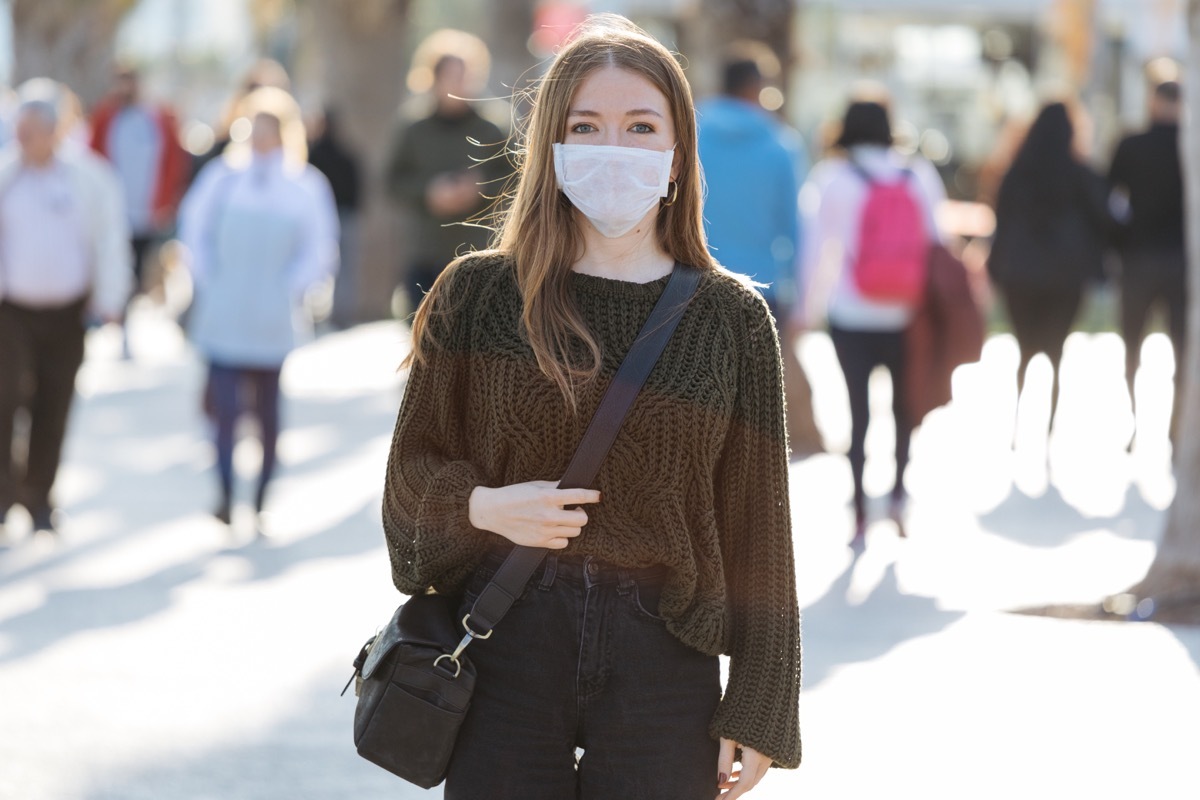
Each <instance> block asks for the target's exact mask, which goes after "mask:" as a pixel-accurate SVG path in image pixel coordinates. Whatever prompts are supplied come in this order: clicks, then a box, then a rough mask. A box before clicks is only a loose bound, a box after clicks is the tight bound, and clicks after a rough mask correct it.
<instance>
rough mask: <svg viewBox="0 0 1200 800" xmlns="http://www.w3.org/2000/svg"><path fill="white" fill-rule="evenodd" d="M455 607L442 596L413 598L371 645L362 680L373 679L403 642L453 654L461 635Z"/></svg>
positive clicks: (398, 609)
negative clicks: (389, 655)
mask: <svg viewBox="0 0 1200 800" xmlns="http://www.w3.org/2000/svg"><path fill="white" fill-rule="evenodd" d="M455 606H456V603H454V602H453V601H452V600H451V599H450V598H449V597H446V596H445V595H440V594H419V595H414V596H413V597H410V598H409V599H408V601H407V602H405V603H403V604H402V605H401V606H400V607H399V608H397V609H396V613H395V614H393V615H392V618H391V619H390V620H389V621H388V624H387V625H385V626H384V628H383V630H381V631H380V632H379V635H378V636H376V637H375V643H374V644H372V645H371V650H370V652H368V653H367V659H366V661H365V662H363V668H362V676H363V677H364V678H369V677H371V674H372V673H373V672H374V671H375V668H376V667H378V666H379V664H380V663H382V662H383V661H384V659H386V658H387V656H388V654H389V653H391V652H392V649H393V648H394V647H395V646H396V645H398V644H400V643H401V642H408V643H412V644H422V645H427V646H429V647H433V648H437V649H440V650H442V651H444V652H452V651H453V650H454V647H455V645H457V644H458V640H459V639H460V638H462V633H461V631H459V629H458V625H457V624H456V622H455V620H454V611H455Z"/></svg>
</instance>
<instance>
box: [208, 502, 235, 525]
mask: <svg viewBox="0 0 1200 800" xmlns="http://www.w3.org/2000/svg"><path fill="white" fill-rule="evenodd" d="M213 516H214V517H216V518H217V521H218V522H223V523H225V524H226V525H228V524H229V523H230V522H231V521H232V520H233V509H232V508H231V507H230V505H229V501H228V500H225V501H223V502H222V503H221V504H220V505H219V506H217V507H216V510H214V511H213Z"/></svg>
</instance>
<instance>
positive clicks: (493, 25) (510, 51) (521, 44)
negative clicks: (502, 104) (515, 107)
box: [484, 0, 537, 97]
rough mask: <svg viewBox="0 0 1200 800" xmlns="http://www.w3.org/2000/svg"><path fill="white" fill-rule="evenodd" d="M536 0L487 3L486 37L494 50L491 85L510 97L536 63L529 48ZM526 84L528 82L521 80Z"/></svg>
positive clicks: (501, 0)
mask: <svg viewBox="0 0 1200 800" xmlns="http://www.w3.org/2000/svg"><path fill="white" fill-rule="evenodd" d="M536 5H537V0H492V2H490V3H488V19H489V22H490V25H489V31H488V34H487V35H486V36H485V37H484V38H485V39H486V40H487V43H488V47H489V48H491V51H492V79H491V83H492V86H494V87H496V88H497V90H499V92H500V94H501V96H504V97H507V95H508V93H510V92H511V91H512V90H513V89H516V88H520V86H519V85H518V82H519V81H520V79H521V78H522V77H526V78H528V77H532V75H526V72H527V71H528V70H529V68H530V67H532V66H533V64H534V57H533V55H532V54H531V53H530V52H529V37H530V35H532V33H533V10H534V6H536ZM521 85H525V83H521Z"/></svg>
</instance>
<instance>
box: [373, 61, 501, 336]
mask: <svg viewBox="0 0 1200 800" xmlns="http://www.w3.org/2000/svg"><path fill="white" fill-rule="evenodd" d="M471 85H472V80H471V76H469V75H468V64H467V62H466V60H465V59H464V58H462V57H460V56H457V55H443V56H441V57H440V58H438V59H437V61H436V62H435V63H434V66H433V90H432V91H433V96H434V101H435V104H436V105H435V107H434V110H433V113H432V114H430V115H429V116H426V117H424V118H422V119H418V120H417V121H415V122H413V123H411V124H409V125H401V126H400V127H399V128H398V129H397V131H396V134H395V136H394V137H393V140H392V147H391V151H390V153H389V155H388V160H387V166H386V171H385V179H386V180H387V190H388V194H389V195H390V196H391V198H392V199H393V200H394V201H395V202H396V203H398V204H400V205H401V206H402V207H403V208H405V209H406V210H407V211H408V212H409V213H410V214H411V219H410V222H411V224H410V226H409V231H410V232H411V239H410V240H409V241H408V242H407V243H406V251H407V252H408V269H407V275H406V280H405V285H406V289H407V291H408V300H409V307H408V310H409V311H410V312H411V311H413V310H415V309H416V307H417V304H418V303H420V301H421V298H422V297H423V296H424V293H425V292H427V291H428V290H429V287H430V286H432V285H433V281H434V280H435V279H436V278H437V276H438V274H439V273H440V272H441V271H442V269H443V268H444V267H445V266H446V264H448V263H449V262H450V261H452V260H453V259H454V258H455V256H457V255H460V254H462V253H464V252H467V251H469V250H473V249H483V248H485V247H487V245H488V240H489V238H490V235H491V231H489V230H487V229H485V228H482V227H477V226H472V225H463V224H456V223H463V222H469V221H472V220H473V219H474V218H476V217H478V216H479V215H480V214H482V213H483V212H485V211H486V210H487V208H488V206H489V205H490V203H491V202H492V201H491V199H490V198H493V197H497V196H499V195H500V194H501V192H502V189H503V186H502V182H503V179H504V178H505V177H506V176H507V175H508V174H509V172H510V171H511V168H510V166H509V163H508V161H507V160H506V159H505V158H504V156H503V152H504V146H505V139H506V137H505V134H504V133H503V132H502V131H501V130H500V128H499V127H498V126H496V125H495V124H494V123H492V122H490V121H488V120H487V119H484V118H483V117H482V116H480V114H479V113H478V112H477V111H476V110H475V109H474V108H472V106H471V105H470V104H469V103H468V102H467V101H466V100H464V99H463V98H464V97H466V96H468V93H469V91H470V89H469V87H470V86H471Z"/></svg>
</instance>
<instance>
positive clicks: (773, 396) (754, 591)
mask: <svg viewBox="0 0 1200 800" xmlns="http://www.w3.org/2000/svg"><path fill="white" fill-rule="evenodd" d="M744 316H745V318H746V323H745V324H746V325H747V326H748V329H747V328H745V327H742V326H738V327H742V330H743V331H744V333H743V335H744V337H745V341H746V346H745V347H743V348H741V352H742V356H741V358H740V366H739V374H738V390H737V399H736V405H735V408H734V414H733V419H732V421H731V425H730V429H729V433H728V435H727V439H726V443H725V447H724V452H723V455H722V458H721V461H720V463H719V466H718V470H717V475H716V504H717V508H716V514H717V525H718V527H719V529H720V531H721V539H722V541H721V550H722V557H723V559H724V562H725V576H726V577H725V580H726V585H727V589H728V593H729V604H730V617H729V622H730V626H731V629H730V636H729V638H728V652H729V656H730V665H729V681H728V685H727V687H726V690H725V696H724V699H723V700H722V701H721V705H720V707H719V709H718V711H717V715H716V717H715V718H714V720H713V724H712V731H711V732H712V734H713V735H714V736H720V737H725V738H728V739H732V740H734V741H736V742H738V743H739V744H742V745H745V746H748V747H752V748H754V749H755V750H758V751H759V752H760V753H763V754H764V755H767V756H770V757H771V758H772V759H774V762H775V765H776V766H779V767H788V768H794V767H797V766H799V764H800V751H801V748H800V722H799V693H800V612H799V608H798V604H797V600H796V571H795V563H794V559H793V555H792V532H791V517H790V512H789V510H788V456H787V434H786V427H785V423H784V401H783V372H782V365H781V362H780V356H779V341H778V338H777V336H776V334H775V328H774V326H773V325H772V324H771V321H770V317H769V316H768V314H767V310H766V305H765V304H764V303H763V302H762V301H761V300H758V301H757V302H754V304H753V309H752V311H750V313H748V314H746V315H744Z"/></svg>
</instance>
